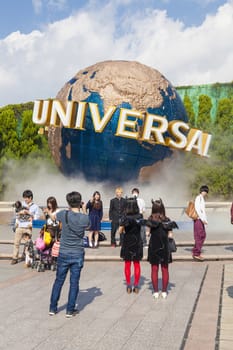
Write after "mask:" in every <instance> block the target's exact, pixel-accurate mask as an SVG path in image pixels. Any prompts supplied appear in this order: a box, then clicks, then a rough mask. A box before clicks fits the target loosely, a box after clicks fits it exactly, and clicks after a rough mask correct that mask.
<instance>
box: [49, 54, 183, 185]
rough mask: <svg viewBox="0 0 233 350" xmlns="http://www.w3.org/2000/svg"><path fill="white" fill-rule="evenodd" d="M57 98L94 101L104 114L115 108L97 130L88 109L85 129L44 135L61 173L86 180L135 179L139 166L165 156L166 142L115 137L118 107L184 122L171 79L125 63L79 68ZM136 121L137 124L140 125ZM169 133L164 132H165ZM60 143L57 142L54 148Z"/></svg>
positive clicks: (147, 164)
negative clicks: (78, 176) (47, 137)
mask: <svg viewBox="0 0 233 350" xmlns="http://www.w3.org/2000/svg"><path fill="white" fill-rule="evenodd" d="M57 99H59V100H61V101H62V102H63V104H64V105H66V103H67V101H71V100H73V101H86V102H92V103H96V104H97V105H98V109H99V112H100V115H101V116H103V115H104V113H105V112H106V109H107V108H108V107H109V106H115V107H117V109H116V111H115V113H114V115H113V117H112V118H111V120H110V121H109V123H108V124H107V125H106V127H105V129H104V130H103V132H102V133H97V132H96V131H95V129H94V126H93V122H92V118H91V114H90V111H89V110H87V113H86V119H85V130H75V129H69V128H65V127H62V128H56V130H53V132H50V133H49V144H50V148H51V150H52V154H53V156H54V158H55V161H56V162H57V164H58V166H59V167H60V169H61V170H62V172H63V173H64V174H66V175H71V176H76V175H80V174H82V175H83V176H84V177H85V178H86V179H87V180H98V181H109V182H113V183H119V182H121V183H122V182H126V181H128V180H134V179H137V178H138V176H139V172H140V170H141V169H142V168H143V167H146V166H149V165H153V164H155V163H156V162H158V161H161V160H163V159H165V158H167V157H170V156H171V154H172V150H171V149H169V148H168V147H166V146H163V145H159V144H152V143H150V142H142V141H139V140H135V139H130V138H124V137H119V136H115V133H116V130H117V125H118V118H119V113H120V109H121V108H126V109H134V110H135V109H136V110H138V111H140V112H143V113H146V112H148V113H151V114H156V115H159V116H163V117H164V118H166V119H167V120H168V122H169V121H172V120H182V121H184V122H187V121H188V118H187V115H186V112H185V108H184V105H183V103H182V101H181V99H180V97H179V95H178V94H177V92H176V90H175V89H174V87H173V86H172V85H171V83H170V82H169V81H168V80H167V79H166V78H165V77H164V76H162V75H161V74H160V73H159V72H158V71H157V70H155V69H153V68H150V67H147V66H145V65H142V64H140V63H138V62H129V61H106V62H100V63H97V64H95V65H93V66H91V67H88V68H86V69H84V70H81V71H79V72H78V73H77V74H76V75H75V76H74V77H73V78H72V79H71V80H69V81H68V82H67V83H66V84H65V86H64V87H63V88H62V89H61V90H60V91H59V93H58V95H57ZM142 123H143V122H142V120H138V127H139V128H140V127H142ZM164 136H165V137H166V136H170V137H171V135H169V134H168V132H167V133H166V134H165V135H164ZM58 145H59V146H58Z"/></svg>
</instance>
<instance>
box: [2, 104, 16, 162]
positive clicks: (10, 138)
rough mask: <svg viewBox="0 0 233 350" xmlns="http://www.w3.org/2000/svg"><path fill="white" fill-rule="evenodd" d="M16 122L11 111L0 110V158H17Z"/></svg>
mask: <svg viewBox="0 0 233 350" xmlns="http://www.w3.org/2000/svg"><path fill="white" fill-rule="evenodd" d="M19 155H20V152H19V139H18V135H17V120H16V119H15V116H14V112H13V110H12V109H4V110H2V111H1V110H0V158H8V159H9V158H18V156H19Z"/></svg>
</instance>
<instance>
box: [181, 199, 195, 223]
mask: <svg viewBox="0 0 233 350" xmlns="http://www.w3.org/2000/svg"><path fill="white" fill-rule="evenodd" d="M184 212H185V214H186V215H188V217H189V218H190V219H192V220H197V218H198V215H197V212H196V210H195V205H194V201H193V200H191V201H189V202H188V206H187V208H186V209H185V210H184Z"/></svg>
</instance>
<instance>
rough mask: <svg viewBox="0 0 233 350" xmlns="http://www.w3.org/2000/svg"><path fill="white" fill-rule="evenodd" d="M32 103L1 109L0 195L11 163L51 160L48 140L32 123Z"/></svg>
mask: <svg viewBox="0 0 233 350" xmlns="http://www.w3.org/2000/svg"><path fill="white" fill-rule="evenodd" d="M32 107H33V104H32V103H26V104H19V105H8V106H6V107H3V108H0V183H1V185H0V195H2V194H3V192H4V189H5V186H6V182H7V181H6V177H7V171H8V163H9V161H12V160H14V161H17V160H18V161H20V162H21V161H22V160H24V161H25V160H28V159H33V161H36V160H41V159H45V160H46V159H49V160H52V159H51V154H50V151H49V147H48V142H47V138H46V136H45V135H40V134H39V133H38V130H39V126H37V125H35V124H34V123H33V122H32Z"/></svg>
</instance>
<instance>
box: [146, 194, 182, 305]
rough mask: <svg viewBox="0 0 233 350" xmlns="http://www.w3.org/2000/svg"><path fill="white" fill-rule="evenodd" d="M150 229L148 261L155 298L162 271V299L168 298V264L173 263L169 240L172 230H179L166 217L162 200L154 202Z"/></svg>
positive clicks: (157, 296)
mask: <svg viewBox="0 0 233 350" xmlns="http://www.w3.org/2000/svg"><path fill="white" fill-rule="evenodd" d="M146 225H147V226H149V227H150V241H149V247H148V259H147V260H148V261H149V262H150V264H151V280H152V285H153V289H154V293H153V297H154V298H155V299H157V298H159V295H160V293H159V289H158V272H159V265H160V266H161V271H162V293H161V296H162V298H164V299H165V298H166V297H167V287H168V282H169V271H168V264H169V263H171V262H172V255H171V252H170V250H169V244H168V238H169V237H172V231H171V230H172V229H173V228H177V225H176V223H175V222H174V221H170V219H169V218H167V217H166V214H165V207H164V204H163V202H162V200H161V199H159V200H156V201H152V213H151V216H150V217H149V219H148V221H147V224H146Z"/></svg>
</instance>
